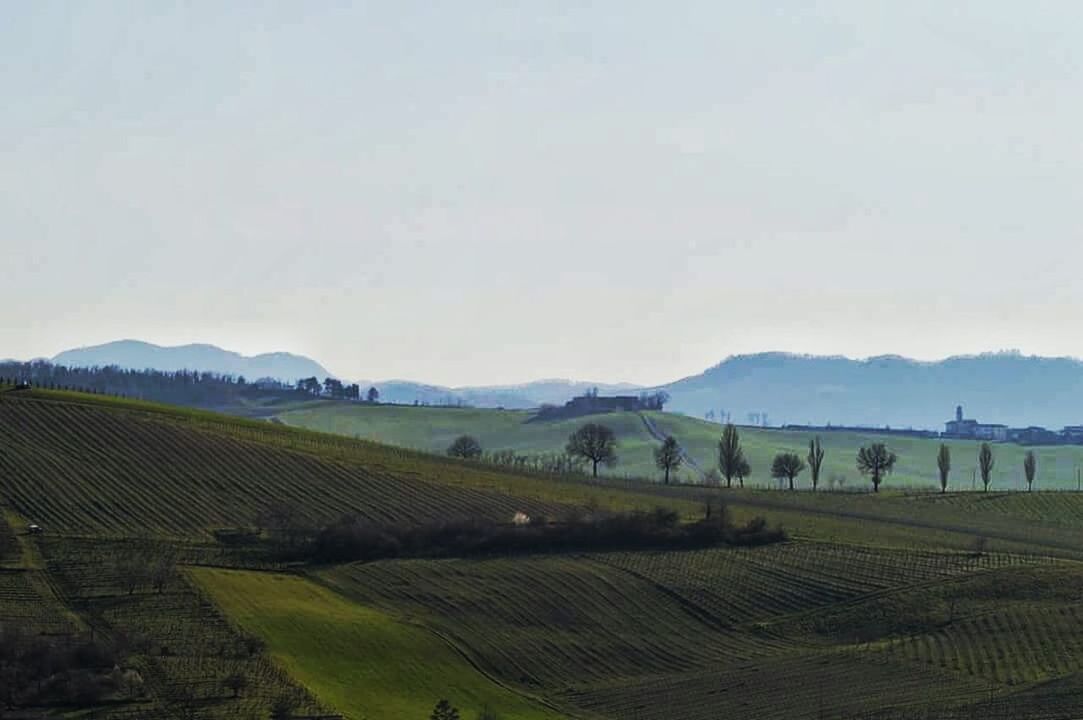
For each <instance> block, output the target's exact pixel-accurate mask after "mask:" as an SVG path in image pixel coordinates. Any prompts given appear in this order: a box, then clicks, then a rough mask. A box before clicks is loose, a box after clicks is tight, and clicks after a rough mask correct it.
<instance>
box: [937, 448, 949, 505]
mask: <svg viewBox="0 0 1083 720" xmlns="http://www.w3.org/2000/svg"><path fill="white" fill-rule="evenodd" d="M936 469H937V470H938V471H939V472H940V492H942V493H943V492H947V491H948V475H949V474H951V449H950V448H949V447H948V446H947V445H946V444H944V443H940V451H939V452H937V454H936Z"/></svg>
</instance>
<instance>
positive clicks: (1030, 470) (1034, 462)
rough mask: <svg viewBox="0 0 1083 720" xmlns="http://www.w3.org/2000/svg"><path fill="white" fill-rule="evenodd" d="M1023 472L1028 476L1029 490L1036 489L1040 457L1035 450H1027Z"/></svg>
mask: <svg viewBox="0 0 1083 720" xmlns="http://www.w3.org/2000/svg"><path fill="white" fill-rule="evenodd" d="M1023 474H1024V475H1026V476H1027V492H1030V491H1031V490H1033V489H1034V476H1035V475H1037V474H1038V458H1036V457H1035V456H1034V451H1033V450H1027V454H1026V456H1025V457H1024V458H1023Z"/></svg>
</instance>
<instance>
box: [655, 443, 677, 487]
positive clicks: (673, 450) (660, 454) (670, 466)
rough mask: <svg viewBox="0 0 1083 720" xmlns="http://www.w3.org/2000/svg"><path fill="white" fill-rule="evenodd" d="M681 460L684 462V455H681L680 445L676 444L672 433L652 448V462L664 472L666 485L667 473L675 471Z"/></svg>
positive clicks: (667, 483) (667, 481) (667, 480)
mask: <svg viewBox="0 0 1083 720" xmlns="http://www.w3.org/2000/svg"><path fill="white" fill-rule="evenodd" d="M682 462H684V456H682V455H681V446H680V445H678V444H677V438H675V437H673V436H672V435H670V436H669V437H667V438H666V440H665V442H663V443H662V445H661V446H660V447H657V448H655V449H654V464H655V465H657V466H658V469H659V470H662V471H664V472H665V474H666V477H665V483H666V485H669V474H670V473H671V472H677V470H679V469H680V467H681V463H682Z"/></svg>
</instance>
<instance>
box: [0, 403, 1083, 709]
mask: <svg viewBox="0 0 1083 720" xmlns="http://www.w3.org/2000/svg"><path fill="white" fill-rule="evenodd" d="M329 407H334V406H332V405H330V404H324V405H321V406H320V407H319V412H321V413H322V412H323V410H324V408H329ZM363 410H364V412H363V413H361V414H362V415H363V417H364V418H365V419H366V422H369V423H372V424H373V427H374V428H379V427H382V428H384V429H383V430H380V432H390V430H388V429H387V428H389V427H391V426H392V424H390V423H384V418H386V417H388V416H389V415H395V416H397V417H398V423H399V425H400V432H401V433H402V434H403V435H407V434H409V435H411V436H413V437H415V438H419V439H423V438H425V437H428V435H429V433H430V432H431V433H433V437H434V438H437V439H434V440H432V442H433V444H435V445H442V444H443V443H444V441H445V440H447V439H448V438H450V437H452V436H453V435H455V434H458V433H459V432H462V431H463V430H462V429H461V425H462V421H463V419H464V418H470V417H474V416H476V418H477V419H476V421H475V422H476V423H478V424H479V427H480V424H482V423H488V424H489V427H490V431H491V432H492V433H493V434H492V435H491V436H490V437H494V438H500V437H506V438H509V439H514V438H515V437H518V438H519V441H520V442H521V443H523V444H521V445H519V446H516V447H517V449H520V450H522V451H524V452H525V451H532V446H531V445H529V442H530V440H531V438H532V437H533V438H535V439H536V438H540V437H543V436H544V437H545V438H546V440H545V442H548V443H553V444H557V445H559V444H560V442H561V440H562V435H564V434H566V432H569V431H570V428H571V427H574V426H575V425H576V424H577V423H576V422H572V423H558V424H554V425H551V426H548V427H544V426H540V425H539V424H536V423H523V422H522V421H523V419H524V417H523V416H522V414H519V413H499V414H493V413H485V412H480V411H468V410H463V411H460V410H440V411H436V410H433V409H425V408H422V409H419V410H416V411H415V410H414V409H412V408H364V409H363ZM311 411H313V408H312V407H310V408H308V409H307V410H306V412H311ZM386 411H391V412H389V413H386V414H381V413H385V412H386ZM344 412H345V410H344V409H339V410H335V413H344ZM352 412H353V411H351V413H347V414H346V415H344V417H346V418H347V419H349V418H350V417H352ZM459 413H462V414H459ZM430 415H432V416H437V417H438V419H439V422H440V427H442V428H443V429H440V430H429V429H424V428H422V429H421V430H419V429H418V428H412V427H409V425H410V422H411V419H413V418H425V417H428V416H430ZM324 419H326V417H325V418H324ZM606 419H607V420H609V421H613V424H614V426H616V427H619V428H620V432H621V433H622V435H624V436H625V437H636V436H637V437H639V438H640V440H639V444H638V445H637V444H636V443H633V442H632V441H629V442H628V443H627V444H626V445H625V446H624V448H625V452H626V453H630V454H632V456H633V457H632V458H630V459H629V461H630V462H632V461H634V459H635V457H634V456H635V455H636V454H637V453H638V454H641V455H643V456H649V455H648V453H649V451H650V449H651V447H652V444H653V442H654V441H653V439H651V436H650V434H649V433H648V432H647V426H646V424H645V423H644V420H643V418H642V417H640V416H639V415H636V414H625V415H614V416H607V418H606ZM649 419H651V420H652V421H653V422H654V423H656V424H657V425H659V426H662V427H664V428H665V429H666V431H668V432H673V433H674V434H676V435H677V436H678V437H681V438H682V442H684V443H685V445H686V447H688V448H689V449H690V451H691V452H692V453H693V454H698V453H699V452H704V453H706V452H707V451H708V450H713V444H714V442H715V438H714V434H715V433H716V432H717V426H712V425H708V424H706V423H700V422H698V421H694V420H690V419H687V418H681V417H679V416H666V415H653V416H650V418H649ZM296 420H297V418H296V417H295V418H292V419H291V422H292V421H296ZM342 422H345V420H343V421H342ZM560 426H563V427H560ZM538 428H541V429H538ZM639 428H642V431H640V430H639ZM338 429H339V430H340V431H341V430H342V428H338ZM466 431H468V432H469V431H470V430H469V429H468V430H466ZM372 432H373V433H375V432H376V430H375V429H374V430H373V431H372ZM640 432H642V433H643V434H642V435H636V434H637V433H640ZM501 433H503V434H501ZM352 435H362V437H370V436H371V435H370V434H366V433H361V432H354V433H349V434H346V435H343V434H338V435H335V434H325V433H319V432H314V431H311V430H304V429H296V428H291V427H288V426H286V425H282V424H275V423H270V422H266V421H253V420H243V419H238V418H233V417H226V416H221V415H215V414H213V413H205V412H196V411H189V410H179V409H176V408H170V407H165V406H158V405H150V404H145V403H138V402H130V401H122V400H114V399H108V398H101V397H97V396H86V395H79V394H74V393H59V392H5V393H0V505H2V507H0V510H2V512H0V518H2V520H0V633H7V634H4V635H3V636H0V640H2V641H3V642H0V671H3V672H0V677H3V678H11V677H14V678H16V679H18V677H22V676H18V675H11V674H10V672H8V671H6V670H5V667H11V666H10V662H11V660H9V659H7V658H8V657H9V656H8V655H7V654H5V653H10V652H11V650H7V649H4V648H16V650H17V649H18V648H20V647H22V646H26V647H28V648H30V649H31V650H34V648H35V647H37V646H35V645H34V643H39V644H40V643H53V646H54V647H58V648H64V647H84V648H89V647H93V648H94V649H93V652H90V651H88V650H83V651H81V654H79V657H80V658H81V660H79V662H82V663H83V664H84V666H81V667H80V668H79V669H78V671H77V672H74V673H72V672H70V671H66V673H67V674H60V673H59V672H56V671H54V669H51V668H54V666H53V665H51V664H50V663H45V664H42V663H36V664H35V665H34V666H33V667H34V668H35V669H34V670H33V672H44V673H53V674H52V675H51V676H48V677H45V678H44V679H41V678H39V679H38V680H32V679H30V676H27V679H26V680H25V681H20V682H22V684H21V685H19V687H18V689H17V691H16V693H15V694H14V697H15V702H14V703H13V704H14V705H16V706H17V713H19V714H17V715H16V717H51V716H55V717H61V716H71V714H72V711H73V710H74V708H75V707H84V708H85V707H88V706H90V707H93V708H95V709H94V712H93V716H94V717H97V718H108V719H113V720H132V719H133V718H148V719H150V720H157V719H161V720H164V719H165V718H188V719H191V720H209V719H212V718H221V719H222V720H225V719H226V718H253V719H254V718H267V717H269V716H270V714H271V711H272V710H273V709H275V708H278V709H279V710H280V711H283V712H288V713H289V714H290V716H293V717H306V716H309V717H310V716H318V717H336V716H339V715H341V716H342V717H345V718H349V719H350V720H360V718H376V717H390V718H398V717H403V718H413V717H422V718H424V717H427V716H428V713H429V710H431V707H432V705H433V704H434V703H435V702H436V700H438V699H440V698H447V699H448V700H449V701H451V702H452V704H454V705H456V706H458V707H459V708H460V709H461V710H462V711H463V717H464V718H466V719H467V720H473V718H475V717H476V716H477V713H478V712H480V710H481V709H482V707H483V706H488V707H489V708H490V709H491V710H493V711H495V712H496V713H497V715H498V717H500V718H503V719H504V720H509V719H511V720H514V719H517V718H523V719H527V720H529V719H531V718H549V717H553V718H555V717H567V718H578V719H581V720H603V719H612V720H617V719H620V720H624V718H642V719H644V720H654V719H657V720H668V719H669V718H673V717H681V718H684V719H686V720H712V719H713V718H716V717H720V716H721V717H729V716H739V717H756V718H769V719H770V718H778V720H790V719H792V718H808V719H809V720H811V719H812V718H817V719H818V718H855V719H856V718H862V717H869V716H870V713H873V712H875V713H876V715H875V717H878V718H912V717H922V718H944V719H945V720H947V719H948V718H951V719H952V720H960V719H962V718H982V720H996V719H1000V718H1003V719H1004V720H1007V718H1013V719H1014V718H1031V719H1032V720H1039V718H1041V719H1048V718H1057V717H1071V716H1072V713H1073V712H1075V710H1076V708H1078V707H1079V706H1080V705H1083V633H1081V632H1080V628H1081V627H1083V622H1081V621H1083V616H1080V615H1079V614H1078V612H1077V610H1076V604H1077V603H1076V602H1075V601H1076V599H1077V598H1078V596H1079V594H1080V593H1081V592H1083V570H1081V568H1083V565H1080V561H1081V560H1083V494H1080V493H1070V492H1036V493H1031V494H1028V493H1018V492H990V493H977V492H970V491H968V490H967V491H962V492H953V493H948V494H946V495H941V494H939V493H930V492H923V491H920V490H918V489H911V490H909V491H906V492H904V491H901V490H899V489H890V486H896V487H897V486H898V485H900V484H902V483H903V482H906V483H909V484H910V485H911V486H916V485H920V484H921V483H920V480H921V477H920V474H919V470H918V469H915V468H917V465H913V466H907V465H905V464H904V466H903V468H902V472H900V473H899V474H898V475H897V476H895V477H893V478H891V479H890V480H889V489H888V490H886V491H885V492H883V493H880V494H878V495H873V494H871V493H840V492H831V493H828V492H821V493H788V492H778V491H774V490H767V489H755V488H746V489H745V490H743V491H742V490H738V489H734V490H729V491H727V490H725V489H714V488H704V487H702V486H691V485H686V486H676V485H674V486H663V485H661V484H660V483H657V482H655V481H646V482H644V481H636V480H629V479H624V478H619V477H618V478H614V477H609V478H603V479H601V480H599V481H589V480H586V479H584V480H582V481H574V480H557V479H553V478H550V477H546V476H542V475H536V474H530V473H516V472H510V471H505V470H501V469H498V468H495V467H491V466H487V465H484V464H478V463H467V462H458V461H452V460H449V459H447V458H444V457H441V456H438V455H430V454H424V453H419V452H416V451H414V450H407V449H402V448H396V447H392V446H389V445H382V444H378V443H375V442H371V441H370V440H366V439H355V438H354V437H352ZM478 435H479V436H482V437H483V441H484V434H483V433H482V432H478ZM744 437H745V443H746V446H747V448H748V450H749V453H750V455H751V456H752V459H753V463H754V464H758V463H760V462H763V458H765V457H767V456H768V455H770V454H771V453H773V452H774V451H776V449H780V448H783V447H786V444H785V443H786V442H789V443H792V444H793V447H794V448H795V449H797V447H798V446H799V445H800V446H803V443H804V441H805V438H804V437H803V436H800V435H793V436H790V437H789V438H788V439H787V436H785V435H784V434H781V433H777V432H770V431H746V432H745V433H744ZM385 439H390V438H388V437H386V436H385ZM825 440H827V439H826V438H825ZM862 440H863V439H862V438H860V437H857V436H853V437H847V436H842V435H839V436H831V438H830V440H829V441H828V452H829V455H828V457H829V459H830V462H832V463H837V467H836V469H835V470H834V471H835V472H839V473H842V472H844V469H843V468H844V466H845V467H846V468H848V467H849V461H848V460H847V459H846V458H845V456H846V455H847V454H849V452H850V451H851V450H852V449H853V446H856V445H857V444H858V443H860V442H861V441H862ZM509 441H510V440H509ZM780 441H784V442H780ZM850 443H852V444H853V445H852V446H851V445H850ZM934 447H935V444H931V443H926V444H924V445H922V443H921V442H914V444H913V445H912V446H910V447H909V449H908V450H906V449H904V448H902V447H901V446H896V449H897V451H899V452H900V455H902V454H903V453H906V452H910V453H913V454H914V456H915V457H916V456H917V455H919V451H923V450H928V449H930V448H934ZM697 448H699V449H697ZM998 451H999V452H1001V453H1003V455H1002V457H1003V456H1004V455H1007V454H1008V453H1010V452H1014V451H1015V449H1012V448H1008V447H1006V446H999V447H998ZM1053 452H1058V453H1059V452H1070V450H1068V449H1056V450H1055V451H1053ZM640 462H642V463H643V465H644V466H645V467H646V466H647V464H646V463H647V460H646V459H645V458H642V459H641V460H640ZM1043 462H1048V461H1043ZM1054 462H1055V461H1054ZM829 467H830V466H829ZM908 468H910V469H908ZM831 471H832V470H829V472H831ZM847 471H848V470H847ZM758 482H760V483H763V479H762V478H760V480H759V481H758ZM856 482H857V480H856V479H854V480H851V481H848V482H847V486H852V484H854V483H856ZM707 497H709V498H710V499H711V500H712V501H713V502H714V503H715V507H716V508H717V503H718V501H719V500H723V501H724V502H725V503H726V505H727V509H728V512H729V514H730V515H731V516H732V517H733V518H734V519H735V520H737V521H741V522H743V521H746V520H748V519H750V518H752V517H753V516H756V515H763V516H765V517H766V518H767V520H768V522H769V523H772V524H775V523H781V524H783V525H784V526H785V527H786V528H787V530H788V533H789V541H787V542H785V543H780V544H773V545H767V546H763V547H757V548H730V547H715V548H709V549H702V550H687V551H660V550H650V551H621V552H605V553H599V552H576V553H565V554H534V555H520V556H515V557H508V556H499V555H494V556H481V557H469V558H442V559H422V558H412V559H405V558H399V559H386V560H381V561H378V562H370V563H347V564H340V565H329V566H316V565H312V564H308V563H304V562H300V561H288V560H284V559H282V558H281V557H280V556H278V555H276V554H274V553H272V552H270V550H272V549H273V548H274V547H275V546H274V545H273V543H272V539H271V538H270V536H269V535H267V533H266V532H265V533H264V534H263V536H262V537H263V538H264V539H261V540H259V541H258V543H257V544H256V545H241V546H236V545H232V544H230V543H229V542H226V541H224V540H222V536H219V535H216V534H215V531H216V530H218V529H221V528H237V527H239V526H250V525H251V523H253V522H255V516H256V515H257V514H259V513H260V512H261V511H265V510H267V509H269V508H271V507H272V506H273V505H274V503H276V502H279V501H282V500H286V501H288V502H289V504H290V505H291V506H292V507H294V508H295V509H296V512H297V516H298V518H299V521H300V522H303V523H304V524H306V525H319V524H321V523H326V522H328V521H332V520H334V519H336V518H337V517H339V516H340V515H342V514H344V513H356V514H359V515H362V516H364V517H367V518H370V519H373V520H395V521H400V522H418V521H439V520H442V519H447V518H453V517H462V518H468V517H479V516H480V517H489V518H492V519H496V520H507V519H508V518H510V515H511V513H513V512H515V511H517V510H519V509H525V510H526V511H528V512H530V513H531V514H535V515H556V516H559V515H560V514H562V513H565V512H568V511H569V510H572V509H575V510H576V511H577V512H583V511H588V512H589V511H591V510H594V511H597V510H599V509H613V510H620V509H635V508H644V509H646V508H650V507H652V506H654V505H658V504H662V505H666V506H668V507H672V508H674V509H677V510H679V511H680V513H681V514H682V515H683V516H684V517H685V518H695V517H699V516H700V514H701V513H702V512H704V500H705V498H707ZM31 522H36V523H40V524H41V525H43V526H44V532H43V533H41V534H32V533H31V532H30V531H29V523H31ZM267 532H269V531H267ZM13 628H16V629H17V632H16V630H13ZM34 652H39V655H38V657H40V648H37V650H34ZM27 657H30V656H27ZM5 663H9V664H8V665H5ZM28 667H29V666H28ZM80 678H82V679H81V680H80ZM80 683H81V684H80ZM42 688H45V689H48V688H61V689H62V690H63V691H64V692H65V693H67V694H66V695H63V694H62V698H68V699H67V700H64V699H61V700H59V701H58V700H55V699H54V700H52V701H51V702H50V703H46V704H42V703H40V702H38V701H37V700H36V698H37V697H38V695H37V693H39V692H41V691H42V690H41V689H42ZM88 688H89V689H88ZM58 692H60V691H59V690H58ZM87 698H93V699H89V700H88V699H87ZM36 702H38V704H35V703H36ZM283 708H284V709H285V710H283Z"/></svg>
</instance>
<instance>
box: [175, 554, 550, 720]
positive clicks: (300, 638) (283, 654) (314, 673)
mask: <svg viewBox="0 0 1083 720" xmlns="http://www.w3.org/2000/svg"><path fill="white" fill-rule="evenodd" d="M191 573H192V575H193V576H194V577H195V578H196V581H197V582H198V583H199V585H200V586H201V587H202V588H204V589H205V590H206V591H207V592H208V593H209V594H210V596H211V597H212V598H214V600H215V601H216V602H217V603H218V604H219V605H220V606H221V607H222V608H223V609H224V610H225V611H226V612H227V613H228V614H229V616H230V617H231V618H233V620H234V621H235V622H236V623H238V624H239V625H240V627H242V628H243V629H244V630H245V631H247V632H250V633H253V634H255V635H258V636H259V637H262V638H263V639H265V640H266V641H267V644H268V648H269V649H270V651H271V655H272V656H273V657H274V658H275V659H276V660H278V661H279V662H280V663H281V664H282V666H283V667H285V668H287V669H288V670H289V672H290V673H291V675H292V676H293V677H295V678H297V679H298V680H299V681H300V682H301V683H303V684H304V685H305V686H306V687H307V688H309V689H310V690H311V691H312V692H313V693H314V694H316V695H317V696H319V697H320V698H322V699H323V700H324V701H326V702H327V703H328V704H329V705H330V706H332V707H333V708H334V709H335V710H337V711H338V712H340V713H342V714H343V715H344V716H345V717H346V718H349V719H350V720H367V719H368V718H410V717H417V718H424V717H427V716H428V713H429V711H431V710H432V708H433V706H434V705H435V704H436V702H437V701H438V700H440V699H441V698H454V699H455V704H456V706H457V707H458V708H459V709H460V711H462V712H463V713H464V716H465V717H473V716H474V715H476V714H477V713H478V712H480V711H481V709H482V708H486V707H487V708H489V709H491V710H492V711H494V712H496V713H499V714H500V716H501V717H507V718H522V720H556V718H559V717H561V716H560V715H559V714H557V713H556V712H555V711H554V710H552V709H550V708H547V707H545V706H544V705H542V704H541V703H539V702H537V701H534V700H531V699H530V698H528V697H526V696H524V695H521V694H518V693H515V692H513V691H511V690H509V689H507V688H505V687H503V686H501V685H499V684H498V683H496V682H494V681H493V680H491V679H490V678H488V677H487V676H485V675H484V674H483V673H481V672H479V671H478V670H477V669H476V668H474V667H473V666H471V665H470V663H469V662H468V661H467V660H466V658H464V657H463V656H462V655H461V654H460V653H459V652H458V651H457V650H456V649H455V647H454V646H452V645H449V644H448V643H447V642H446V641H445V640H443V639H442V638H441V637H440V636H438V635H436V634H435V633H433V632H431V631H430V630H427V629H425V628H423V627H420V626H418V625H415V624H411V623H408V622H405V621H403V620H400V619H398V618H396V617H395V616H394V615H392V614H390V613H388V612H381V611H379V610H375V609H372V608H369V607H365V606H363V605H360V604H357V603H352V602H349V601H348V600H346V599H345V598H343V597H341V596H339V595H336V594H335V593H333V592H331V591H329V590H327V589H325V588H323V587H321V586H319V585H317V584H316V583H314V582H312V581H310V580H305V579H303V578H299V577H295V576H290V575H281V574H270V573H258V572H241V571H230V570H211V569H195V570H192V571H191Z"/></svg>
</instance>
